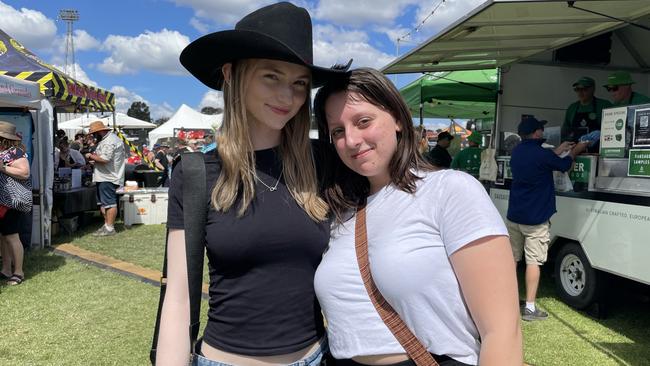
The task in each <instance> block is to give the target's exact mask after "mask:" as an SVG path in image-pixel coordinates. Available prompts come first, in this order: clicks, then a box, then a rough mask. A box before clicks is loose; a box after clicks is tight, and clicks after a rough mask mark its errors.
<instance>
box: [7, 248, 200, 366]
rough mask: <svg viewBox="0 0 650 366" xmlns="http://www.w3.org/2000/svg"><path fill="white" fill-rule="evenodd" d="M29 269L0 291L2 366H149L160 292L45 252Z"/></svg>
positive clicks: (35, 254) (33, 257) (32, 256)
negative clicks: (19, 281) (18, 281)
mask: <svg viewBox="0 0 650 366" xmlns="http://www.w3.org/2000/svg"><path fill="white" fill-rule="evenodd" d="M25 265H26V267H25V268H26V269H27V272H26V273H27V280H26V281H25V283H23V284H22V285H20V286H5V285H2V287H0V291H1V292H2V293H1V294H0V309H2V310H0V324H1V325H2V326H1V329H2V338H1V339H0V365H146V364H147V363H148V357H149V347H150V345H151V343H150V342H151V334H152V331H153V324H154V320H155V315H156V314H155V312H156V306H157V303H158V293H159V292H158V291H159V289H158V288H157V287H155V286H152V285H149V284H146V283H143V282H140V281H137V280H134V279H132V278H129V277H126V276H123V275H120V274H116V273H113V272H110V271H107V270H102V269H98V268H96V267H94V266H90V265H86V264H83V263H81V262H78V261H76V260H74V259H67V258H64V257H61V256H58V255H55V254H53V253H51V252H49V251H45V250H39V251H33V252H31V253H30V254H29V256H28V257H27V258H26V263H25ZM202 306H203V309H206V308H207V305H206V303H205V302H204V303H203V305H202ZM202 323H203V324H205V319H204V320H203V321H202Z"/></svg>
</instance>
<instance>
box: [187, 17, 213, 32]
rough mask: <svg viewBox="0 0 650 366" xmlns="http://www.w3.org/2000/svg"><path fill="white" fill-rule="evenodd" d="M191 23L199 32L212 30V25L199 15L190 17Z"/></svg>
mask: <svg viewBox="0 0 650 366" xmlns="http://www.w3.org/2000/svg"><path fill="white" fill-rule="evenodd" d="M190 25H191V26H192V28H194V29H196V30H197V31H198V32H199V33H204V34H205V33H208V32H209V31H210V26H209V25H208V24H206V23H204V22H202V21H201V19H199V18H197V17H192V19H190Z"/></svg>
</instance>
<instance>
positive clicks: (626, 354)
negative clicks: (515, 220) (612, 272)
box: [520, 271, 650, 366]
mask: <svg viewBox="0 0 650 366" xmlns="http://www.w3.org/2000/svg"><path fill="white" fill-rule="evenodd" d="M546 272H547V273H543V277H542V284H541V288H540V291H539V295H540V296H539V300H538V302H539V304H540V305H541V306H542V307H543V308H544V309H545V310H546V311H548V313H549V319H548V320H545V321H538V322H523V330H524V353H525V359H526V362H528V363H530V364H531V365H540V366H542V365H544V366H546V365H558V366H559V365H588V366H601V365H603V366H604V365H612V366H613V365H634V366H636V365H650V304H649V303H648V301H647V299H642V298H641V297H640V296H639V291H637V290H638V287H637V286H634V285H630V283H629V281H626V280H618V281H615V282H614V284H613V285H614V286H616V287H617V288H612V289H611V291H610V292H611V298H610V299H609V301H608V303H609V304H608V306H609V309H610V314H609V316H608V317H607V318H606V319H594V318H593V317H590V316H588V315H587V314H585V313H583V312H578V311H575V310H573V309H572V308H570V307H569V306H567V305H565V304H564V303H563V302H561V301H560V300H559V299H558V298H556V297H555V293H554V291H555V290H554V287H553V286H554V285H553V282H552V281H553V279H552V278H551V277H550V274H549V273H548V272H549V271H546ZM522 279H523V278H522V277H520V282H521V280H522ZM628 290H629V291H628ZM644 290H645V291H647V289H644ZM521 293H523V291H521Z"/></svg>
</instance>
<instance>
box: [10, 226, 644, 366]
mask: <svg viewBox="0 0 650 366" xmlns="http://www.w3.org/2000/svg"><path fill="white" fill-rule="evenodd" d="M99 225H100V223H97V225H94V226H93V225H90V226H88V229H87V230H86V232H85V233H86V235H83V233H82V235H76V236H61V237H58V238H56V240H55V243H64V242H69V243H71V244H73V245H77V246H79V247H81V248H84V249H87V250H91V251H95V252H97V253H100V254H104V255H108V256H111V257H114V258H118V259H121V260H124V261H129V262H132V263H135V264H138V265H141V266H143V267H148V268H152V269H159V267H160V263H161V261H162V253H163V240H164V234H165V228H164V226H162V225H152V226H134V227H133V228H132V229H130V230H124V229H123V228H122V227H121V226H120V225H118V227H117V229H118V231H119V233H118V235H116V236H114V237H109V238H93V237H92V236H91V235H87V234H88V233H90V232H92V231H93V230H94V229H96V228H97V227H98V226H99ZM26 268H27V276H28V277H27V281H26V282H25V283H24V284H23V285H21V286H17V287H2V288H0V290H1V291H2V293H1V294H0V309H2V310H0V324H1V325H2V327H1V328H2V330H3V331H2V335H3V337H2V338H0V365H5V364H6V365H32V364H36V365H41V364H47V365H50V364H60V365H76V364H80V365H81V364H88V363H90V364H102V365H103V364H116V365H144V364H146V363H147V357H148V349H149V342H150V339H151V338H150V337H151V331H152V325H153V320H154V312H155V309H156V302H157V296H158V288H157V287H155V286H152V285H149V284H145V283H141V282H139V281H137V280H134V279H131V278H128V277H125V276H122V275H119V274H115V273H112V272H109V271H106V270H101V269H97V268H94V267H91V266H88V265H85V264H83V263H80V262H77V261H75V260H72V259H65V258H63V257H59V256H57V255H54V254H52V253H49V252H46V251H36V252H32V253H30V254H29V256H28V257H27V262H26ZM549 270H550V266H549V268H546V270H545V271H544V272H543V274H542V276H543V277H542V284H541V288H540V296H539V304H540V305H541V306H542V308H544V309H545V310H547V311H548V312H549V313H550V319H549V320H546V321H542V322H532V323H529V322H524V323H523V329H524V342H525V344H524V350H525V360H526V362H527V363H529V364H531V365H535V366H542V365H543V366H546V365H587V366H608V365H612V366H615V365H616V366H619V365H634V366H637V365H650V302H648V300H647V297H646V298H643V297H642V296H641V295H639V293H640V291H638V288H637V287H636V286H632V285H630V284H629V282H626V281H617V282H614V283H613V284H612V289H611V290H610V291H608V299H609V305H610V306H609V309H610V314H609V317H608V318H607V319H604V320H601V319H594V318H592V317H589V316H587V315H586V314H585V313H582V312H577V311H574V310H573V309H571V308H569V307H568V306H566V305H564V304H563V303H562V302H560V301H559V300H557V298H556V297H555V295H554V289H553V283H552V278H551V277H550V275H549V273H548V272H549ZM206 275H207V274H206ZM643 291H647V288H644V289H643ZM202 306H203V308H202V309H203V310H204V312H205V309H206V308H207V307H206V304H205V302H204V304H203V305H202ZM203 323H205V321H203ZM88 361H90V362H88Z"/></svg>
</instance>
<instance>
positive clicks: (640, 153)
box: [627, 150, 650, 177]
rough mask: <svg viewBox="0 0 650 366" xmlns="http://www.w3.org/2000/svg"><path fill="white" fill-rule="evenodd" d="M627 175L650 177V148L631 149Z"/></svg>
mask: <svg viewBox="0 0 650 366" xmlns="http://www.w3.org/2000/svg"><path fill="white" fill-rule="evenodd" d="M627 175H629V176H631V177H650V150H630V161H629V164H628V169H627Z"/></svg>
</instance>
